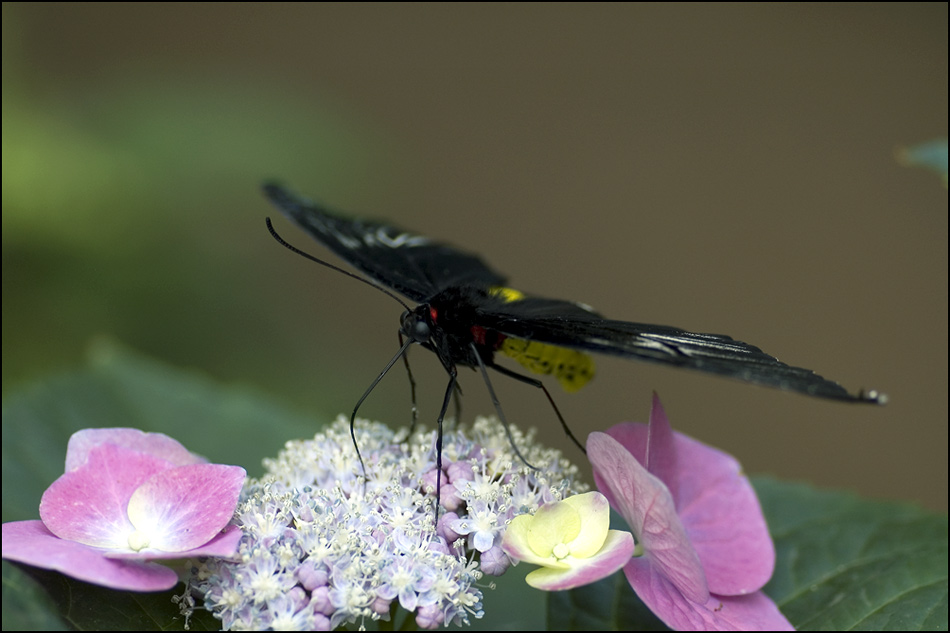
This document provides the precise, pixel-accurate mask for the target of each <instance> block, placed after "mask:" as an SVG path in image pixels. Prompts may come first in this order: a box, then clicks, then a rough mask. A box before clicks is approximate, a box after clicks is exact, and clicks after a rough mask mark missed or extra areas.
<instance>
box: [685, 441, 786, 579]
mask: <svg viewBox="0 0 950 633" xmlns="http://www.w3.org/2000/svg"><path fill="white" fill-rule="evenodd" d="M676 451H677V459H679V460H680V463H681V464H688V465H689V467H688V468H684V469H683V470H682V471H680V473H679V491H680V497H679V499H678V500H677V507H678V508H679V516H680V520H682V522H683V526H684V527H685V528H686V533H687V534H688V535H689V539H690V542H691V543H692V544H693V547H695V548H696V552H697V553H698V554H699V559H700V560H701V561H702V563H703V569H704V570H705V571H706V582H707V583H708V584H709V591H711V592H712V593H715V594H718V595H725V596H736V595H743V594H749V593H753V592H755V591H758V590H759V589H761V588H762V587H763V586H764V585H765V583H766V582H768V580H769V578H771V577H772V571H773V570H774V568H775V546H774V545H773V543H772V537H771V535H770V534H769V529H768V525H766V523H765V517H764V516H763V515H762V508H761V507H760V506H759V500H758V498H757V497H756V495H755V490H753V488H752V485H751V484H750V483H749V480H748V479H747V478H746V477H745V475H743V474H742V467H741V466H740V465H739V462H737V461H736V460H735V458H733V457H732V456H731V455H728V454H726V453H723V452H722V451H719V450H717V449H715V448H711V447H709V446H706V445H705V444H702V443H701V442H697V441H696V440H694V439H692V438H689V437H686V436H685V435H679V434H677V442H676Z"/></svg>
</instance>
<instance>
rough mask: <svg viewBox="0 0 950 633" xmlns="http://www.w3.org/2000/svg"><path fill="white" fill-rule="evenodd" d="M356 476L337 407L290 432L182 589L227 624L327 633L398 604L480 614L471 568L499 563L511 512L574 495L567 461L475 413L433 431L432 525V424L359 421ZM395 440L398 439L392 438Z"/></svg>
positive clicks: (384, 614)
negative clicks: (227, 533) (234, 549)
mask: <svg viewBox="0 0 950 633" xmlns="http://www.w3.org/2000/svg"><path fill="white" fill-rule="evenodd" d="M356 429H357V435H356V437H357V442H358V443H359V447H360V453H361V455H362V456H363V462H364V463H365V465H366V473H365V477H364V475H363V470H362V468H361V466H360V462H359V459H358V457H357V455H356V450H355V449H354V447H353V442H352V439H351V437H350V427H349V422H348V420H346V419H344V418H342V417H340V418H339V419H337V421H336V422H335V423H334V424H332V425H331V426H330V427H328V428H327V429H326V430H325V431H323V432H321V433H318V434H317V435H316V437H314V439H312V440H308V441H292V442H288V443H287V444H286V446H285V448H284V450H283V452H281V454H280V455H279V456H278V457H277V458H276V459H273V460H271V459H267V460H265V461H264V466H265V468H266V469H267V474H265V475H264V477H262V478H261V479H249V480H248V482H247V483H246V484H245V487H244V491H243V493H242V497H241V503H240V504H239V505H238V509H237V512H236V515H235V519H234V522H235V523H236V524H237V525H239V526H240V527H241V529H242V530H243V531H244V537H243V539H242V541H241V546H240V551H239V556H240V561H239V562H229V561H225V560H222V559H209V560H206V561H204V562H202V563H200V564H198V565H196V566H195V567H194V568H193V573H192V577H191V579H190V581H189V591H190V592H191V594H192V595H193V596H195V597H197V598H198V599H199V600H200V599H203V600H204V605H205V607H206V608H208V609H209V610H211V611H212V612H213V613H214V614H215V616H216V617H218V618H220V619H221V621H222V624H223V627H224V629H225V630H249V629H250V630H260V629H284V630H330V629H335V628H336V627H338V626H340V625H342V624H345V623H356V622H358V623H359V625H360V626H362V625H363V624H364V623H365V621H366V620H367V619H369V620H377V619H383V620H388V619H389V617H390V613H391V610H393V609H394V608H395V606H396V605H397V604H398V605H399V606H401V607H402V608H403V609H405V610H406V611H408V612H410V613H414V615H415V620H416V624H417V625H418V626H419V627H421V628H436V627H438V626H441V625H444V624H449V623H455V624H458V625H462V624H468V623H469V618H470V617H472V616H474V617H476V618H480V617H481V616H482V613H483V612H482V592H481V589H479V588H478V587H477V586H476V582H477V581H478V580H479V579H480V578H481V577H482V574H490V575H496V576H497V575H500V574H502V573H504V571H505V570H506V569H507V568H508V566H509V565H510V560H509V559H508V557H507V555H506V554H505V553H504V552H503V551H502V550H501V537H502V535H503V534H504V530H505V528H506V526H507V523H508V521H510V520H511V519H512V518H513V517H514V516H516V515H519V514H524V513H528V512H535V511H537V509H538V508H539V507H540V506H541V505H543V504H545V503H550V502H553V501H559V500H561V499H562V498H564V497H566V496H568V495H571V494H575V493H578V492H583V491H584V490H586V486H584V485H583V484H581V483H579V482H578V481H577V468H576V467H575V466H573V465H571V464H569V463H568V462H567V461H566V460H564V459H563V458H562V457H561V455H560V453H559V452H558V451H555V450H553V449H546V448H543V447H540V446H537V445H536V444H534V442H533V437H532V436H531V434H529V435H528V436H525V435H523V434H521V433H520V432H518V430H517V429H514V428H512V429H511V430H512V437H513V439H514V441H515V443H516V445H517V446H518V448H519V450H520V451H521V454H522V455H524V457H525V459H526V460H527V461H528V463H529V464H531V466H533V467H534V468H529V467H527V466H526V465H525V464H524V463H523V462H522V461H521V459H520V458H519V457H518V456H517V455H516V454H515V453H514V451H513V450H512V448H511V444H510V442H509V441H508V437H507V435H506V433H505V431H504V429H503V428H502V427H501V425H500V424H499V423H498V422H497V421H495V420H493V419H488V418H479V419H477V420H476V421H475V424H474V425H473V426H472V427H471V428H470V429H469V430H468V431H467V432H463V431H461V430H458V431H447V432H446V433H445V435H444V437H443V446H442V475H441V478H440V479H441V481H440V483H441V500H442V504H441V506H442V507H441V508H440V509H439V522H438V524H437V525H436V524H435V523H434V520H435V509H434V507H433V503H434V501H435V496H436V481H437V476H436V475H437V469H436V433H435V432H434V431H432V432H427V433H426V432H418V433H416V434H415V435H414V436H413V437H411V438H408V439H407V438H405V436H406V435H407V433H406V432H405V431H402V432H401V433H400V434H397V433H394V432H393V431H391V430H390V429H389V428H388V427H386V426H384V425H382V424H379V423H370V422H367V421H362V420H358V421H357V425H356ZM401 436H402V437H401Z"/></svg>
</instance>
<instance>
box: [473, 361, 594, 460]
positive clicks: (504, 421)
mask: <svg viewBox="0 0 950 633" xmlns="http://www.w3.org/2000/svg"><path fill="white" fill-rule="evenodd" d="M471 346H472V353H473V354H474V355H475V359H476V360H478V368H479V369H481V371H482V378H484V379H485V386H486V387H488V395H489V396H491V402H492V404H493V405H495V412H496V413H497V414H498V419H499V420H501V425H502V426H503V427H505V433H507V434H508V442H509V443H510V444H511V448H512V449H513V450H514V452H515V455H517V456H518V458H519V459H520V460H521V461H522V462H524V464H525V466H527V467H528V468H532V469H534V470H537V468H535V467H534V466H532V465H531V464H530V463H529V462H528V460H526V459H525V458H524V455H522V454H521V451H520V450H518V445H517V444H515V438H514V437H512V435H511V428H509V426H508V420H507V418H505V412H504V411H503V410H502V408H501V402H500V401H499V400H498V396H496V395H495V388H494V387H492V384H491V380H489V379H488V370H487V369H486V368H485V361H483V360H482V357H481V355H480V354H479V353H478V349H477V348H476V347H475V344H474V343H472V344H471ZM491 366H492V367H495V368H496V369H497V367H496V366H495V364H494V363H492V365H491ZM575 441H576V440H575Z"/></svg>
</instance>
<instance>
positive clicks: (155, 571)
mask: <svg viewBox="0 0 950 633" xmlns="http://www.w3.org/2000/svg"><path fill="white" fill-rule="evenodd" d="M245 475H246V473H245V472H244V469H243V468H240V467H238V466H224V465H221V464H208V463H206V462H205V460H204V459H203V458H201V457H198V456H196V455H193V454H191V453H189V452H188V451H187V450H186V449H185V448H184V447H183V446H182V445H181V444H179V443H178V442H176V441H175V440H173V439H171V438H170V437H168V436H166V435H163V434H161V433H144V432H142V431H139V430H137V429H126V428H114V429H86V430H83V431H79V432H77V433H75V434H73V436H72V437H71V438H70V440H69V445H68V447H67V451H66V472H65V473H64V474H63V475H62V476H61V477H60V478H59V479H57V480H56V481H55V482H53V484H52V485H51V486H50V487H49V488H48V489H47V490H46V492H45V493H43V497H42V500H41V501H40V518H41V519H42V520H41V521H17V522H12V523H4V524H3V558H5V559H9V560H14V561H18V562H21V563H26V564H28V565H33V566H35V567H42V568H44V569H53V570H56V571H59V572H62V573H64V574H66V575H68V576H72V577H74V578H78V579H80V580H84V581H87V582H91V583H95V584H99V585H103V586H106V587H110V588H113V589H126V590H130V591H161V590H165V589H170V588H171V587H174V586H175V585H176V584H177V582H178V575H177V573H176V572H175V571H174V570H172V569H170V568H168V567H165V566H163V565H160V564H156V563H153V562H150V561H153V560H163V559H165V560H168V559H184V558H190V557H192V556H230V555H233V554H234V552H235V550H236V548H237V543H238V540H239V538H240V532H239V531H237V530H235V529H234V528H230V529H225V528H226V526H227V525H228V522H229V521H230V520H231V518H232V516H233V515H234V509H235V507H236V505H237V500H238V495H239V493H240V491H241V486H242V484H243V483H244V479H245ZM223 529H225V531H224V532H222V530H223Z"/></svg>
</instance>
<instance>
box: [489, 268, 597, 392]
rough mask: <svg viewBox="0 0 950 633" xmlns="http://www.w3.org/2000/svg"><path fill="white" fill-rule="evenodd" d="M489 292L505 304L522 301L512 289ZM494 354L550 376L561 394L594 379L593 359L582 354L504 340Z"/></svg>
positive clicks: (496, 289)
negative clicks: (509, 358)
mask: <svg viewBox="0 0 950 633" xmlns="http://www.w3.org/2000/svg"><path fill="white" fill-rule="evenodd" d="M490 292H491V293H492V294H493V295H497V296H499V297H501V298H502V299H504V300H505V301H506V302H508V303H511V302H513V301H520V300H521V299H524V293H523V292H521V291H519V290H515V289H514V288H504V287H502V286H496V287H494V288H492V289H491V290H490ZM498 351H500V352H501V353H503V354H505V355H506V356H510V357H511V358H513V359H515V360H516V361H518V362H519V363H521V365H522V367H524V368H525V369H527V370H528V371H530V372H532V373H535V374H544V375H552V374H553V375H554V377H555V378H557V379H558V382H560V383H561V387H563V388H564V391H567V392H570V393H573V392H575V391H578V390H579V389H580V388H581V387H583V386H584V385H586V384H587V383H588V382H589V381H590V379H591V378H593V377H594V359H592V358H591V357H590V356H588V355H587V354H585V353H584V352H579V351H577V350H573V349H567V348H566V347H558V346H557V345H550V344H548V343H538V342H537V341H526V340H524V339H517V338H506V339H505V340H504V341H502V343H501V347H500V348H499V349H498Z"/></svg>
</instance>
